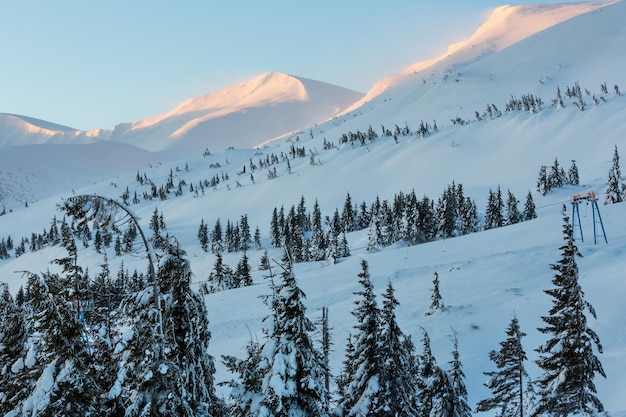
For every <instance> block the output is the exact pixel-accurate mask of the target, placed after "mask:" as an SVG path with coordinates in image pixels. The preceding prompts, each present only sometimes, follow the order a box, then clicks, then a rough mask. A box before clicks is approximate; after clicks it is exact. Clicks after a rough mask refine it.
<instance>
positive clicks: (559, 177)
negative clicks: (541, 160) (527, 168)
mask: <svg viewBox="0 0 626 417" xmlns="http://www.w3.org/2000/svg"><path fill="white" fill-rule="evenodd" d="M564 174H565V173H564V172H563V171H562V168H561V166H560V165H559V161H558V160H557V158H554V164H552V167H550V173H549V174H548V189H549V190H553V189H555V188H561V187H562V186H563V185H564V184H565V178H564V177H565V175H564Z"/></svg>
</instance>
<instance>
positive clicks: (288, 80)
mask: <svg viewBox="0 0 626 417" xmlns="http://www.w3.org/2000/svg"><path fill="white" fill-rule="evenodd" d="M307 98H308V94H307V90H306V88H305V86H304V85H303V83H302V81H301V80H300V79H298V78H296V77H293V76H291V75H287V74H283V73H278V72H267V73H265V74H261V75H259V76H257V77H255V78H253V79H251V80H248V81H245V82H242V83H239V84H236V85H234V86H231V87H226V88H223V89H221V90H218V91H214V92H211V93H208V94H204V95H201V96H197V97H193V98H190V99H188V100H185V101H184V102H182V103H181V104H179V105H178V106H176V108H174V109H172V110H171V111H169V112H167V113H164V114H161V115H158V116H154V117H150V118H148V119H144V120H140V121H138V122H135V123H133V127H132V128H133V129H141V128H145V127H148V126H152V125H154V124H156V123H159V122H161V121H163V120H165V119H167V118H170V117H174V116H180V115H184V114H188V113H194V112H208V114H209V115H211V116H212V117H209V118H213V117H219V116H220V115H223V114H224V111H223V110H224V109H227V110H226V111H228V112H231V111H233V110H238V109H242V108H246V107H261V106H272V105H276V104H279V103H284V102H287V101H305V100H306V99H307Z"/></svg>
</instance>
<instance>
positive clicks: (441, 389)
mask: <svg viewBox="0 0 626 417" xmlns="http://www.w3.org/2000/svg"><path fill="white" fill-rule="evenodd" d="M417 386H418V388H419V390H418V395H417V398H418V401H419V406H420V408H419V411H420V412H419V416H420V417H430V416H435V415H437V416H439V415H443V412H444V411H442V410H443V409H442V407H441V400H442V398H443V395H444V394H445V393H448V394H450V390H451V384H450V380H449V378H448V375H447V374H446V373H445V372H444V371H443V370H442V369H441V368H440V367H439V365H437V360H436V359H435V356H434V355H433V352H432V349H431V347H430V337H429V336H428V333H427V332H426V330H424V334H423V337H422V354H421V355H420V357H419V377H418V379H417Z"/></svg>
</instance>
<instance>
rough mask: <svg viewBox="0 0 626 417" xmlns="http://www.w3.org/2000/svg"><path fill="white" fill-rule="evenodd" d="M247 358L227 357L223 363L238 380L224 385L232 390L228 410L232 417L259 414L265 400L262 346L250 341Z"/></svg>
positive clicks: (246, 416)
mask: <svg viewBox="0 0 626 417" xmlns="http://www.w3.org/2000/svg"><path fill="white" fill-rule="evenodd" d="M245 350H246V355H247V356H246V357H245V358H243V359H238V358H237V357H235V356H230V355H225V356H223V357H222V361H223V363H224V365H226V368H227V369H228V370H229V371H230V372H231V373H232V374H234V375H236V377H237V379H231V380H230V381H227V382H224V383H222V385H226V386H228V387H230V388H231V391H230V400H231V401H230V402H229V404H228V408H229V410H230V415H231V416H232V417H251V416H255V415H257V414H258V407H259V404H260V402H261V399H262V398H263V392H262V385H261V383H262V380H263V374H262V373H261V372H262V369H261V367H260V366H259V364H260V363H261V359H262V356H261V345H260V344H259V343H258V342H257V341H254V340H250V341H249V342H248V343H247V344H246V346H245Z"/></svg>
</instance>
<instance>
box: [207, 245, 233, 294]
mask: <svg viewBox="0 0 626 417" xmlns="http://www.w3.org/2000/svg"><path fill="white" fill-rule="evenodd" d="M231 288H234V284H233V273H232V270H231V269H230V267H229V266H228V265H226V264H224V258H223V257H222V254H221V253H220V252H218V253H217V255H216V256H215V264H214V265H213V271H211V273H210V274H209V292H217V291H223V290H229V289H231Z"/></svg>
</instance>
